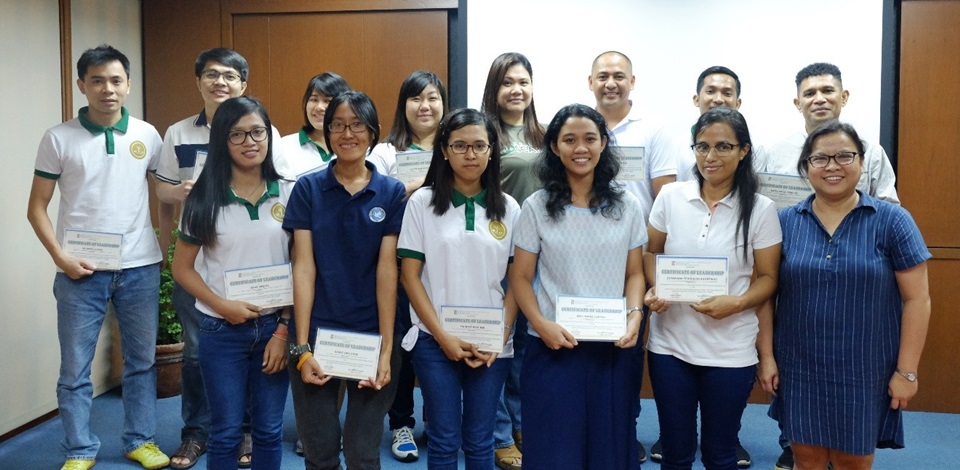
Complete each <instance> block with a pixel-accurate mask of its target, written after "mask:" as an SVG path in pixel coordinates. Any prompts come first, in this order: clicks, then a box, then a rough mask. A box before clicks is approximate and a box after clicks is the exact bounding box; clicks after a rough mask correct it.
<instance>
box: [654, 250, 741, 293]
mask: <svg viewBox="0 0 960 470" xmlns="http://www.w3.org/2000/svg"><path fill="white" fill-rule="evenodd" d="M729 274H730V272H729V268H728V264H727V258H725V257H694V256H668V255H657V297H659V298H661V299H663V300H668V301H671V302H699V301H701V300H703V299H706V298H708V297H713V296H715V295H726V294H727V292H728V290H729V287H730V285H729V283H728V282H727V279H728V277H729Z"/></svg>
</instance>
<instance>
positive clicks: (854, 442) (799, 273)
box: [769, 191, 931, 455]
mask: <svg viewBox="0 0 960 470" xmlns="http://www.w3.org/2000/svg"><path fill="white" fill-rule="evenodd" d="M858 192H859V191H858ZM812 202H813V196H811V197H809V198H807V199H806V200H805V201H803V202H801V203H799V204H797V205H796V206H794V207H788V208H785V209H782V210H780V212H779V215H780V224H781V226H782V228H783V257H782V259H781V261H780V282H779V292H778V298H777V312H776V316H775V320H774V354H775V357H776V360H777V365H778V366H779V369H780V388H779V390H778V393H777V397H776V398H775V399H774V400H773V402H772V403H771V405H770V413H769V414H770V416H771V417H773V418H774V419H778V420H779V421H780V422H781V424H782V425H783V435H784V437H785V438H786V439H787V440H788V441H791V442H800V443H804V444H809V445H816V446H822V447H828V448H831V449H836V450H839V451H841V452H845V453H849V454H856V455H868V454H872V453H873V452H874V450H875V449H876V448H901V447H903V420H902V416H901V413H900V411H899V410H891V409H890V396H889V395H888V394H887V384H888V382H889V380H890V378H891V376H892V375H893V373H894V370H895V368H896V366H897V355H898V352H899V348H900V325H901V314H902V311H903V303H902V300H901V298H900V291H899V290H898V287H897V280H896V277H895V272H896V271H901V270H905V269H908V268H911V267H914V266H916V265H918V264H920V263H922V262H924V261H926V260H927V259H929V258H930V256H931V255H930V252H929V251H928V250H927V247H926V244H925V243H924V241H923V238H922V236H921V235H920V230H919V229H918V228H917V225H916V223H914V221H913V218H912V217H911V216H910V214H909V213H908V212H907V211H906V210H905V209H903V208H902V207H900V206H897V205H894V204H890V203H887V202H883V201H880V200H877V199H874V198H873V197H870V196H868V195H865V194H863V193H860V202H859V203H858V205H857V207H855V208H854V209H853V210H852V211H851V212H850V213H849V214H848V215H847V216H846V217H845V218H844V219H843V221H842V222H841V223H840V225H839V226H838V227H837V229H836V231H835V232H834V234H833V236H831V235H830V234H829V233H827V231H826V229H824V227H823V225H821V224H820V221H819V220H818V219H817V217H816V216H815V215H814V213H813V208H812Z"/></svg>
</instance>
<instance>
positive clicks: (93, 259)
mask: <svg viewBox="0 0 960 470" xmlns="http://www.w3.org/2000/svg"><path fill="white" fill-rule="evenodd" d="M62 246H63V251H65V252H66V253H67V254H68V255H70V256H73V257H74V258H79V259H82V260H84V261H86V262H88V263H92V264H93V266H94V268H93V269H95V270H97V271H118V270H120V248H121V247H122V246H123V234H122V233H107V232H88V231H85V230H73V229H66V230H64V231H63V244H62Z"/></svg>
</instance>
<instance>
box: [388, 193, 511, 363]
mask: <svg viewBox="0 0 960 470" xmlns="http://www.w3.org/2000/svg"><path fill="white" fill-rule="evenodd" d="M454 191H455V192H454V201H453V203H452V204H451V205H450V207H449V208H448V209H447V212H446V213H444V214H443V215H442V216H438V215H436V214H435V213H434V212H433V206H431V205H430V199H431V198H432V197H433V189H432V188H430V187H425V188H420V189H418V190H417V191H415V192H414V193H413V195H411V196H410V199H409V200H408V201H407V208H406V210H405V211H404V213H403V228H402V229H401V230H400V239H399V241H398V242H397V251H398V254H399V255H400V256H401V257H403V258H415V259H419V260H420V261H422V262H423V272H422V274H421V275H420V280H421V282H423V287H424V288H425V289H426V291H427V295H428V296H429V297H430V302H431V303H432V304H433V309H434V311H435V312H436V313H437V314H439V313H440V309H441V306H444V305H449V306H464V307H497V308H502V307H503V297H504V290H503V286H502V284H501V282H502V281H503V279H504V278H505V277H506V274H507V265H508V264H509V261H510V258H511V257H512V256H513V243H512V240H513V235H514V230H515V227H516V220H517V218H518V217H519V216H520V205H519V204H517V201H515V200H514V199H513V198H512V197H510V195H507V194H504V196H505V197H506V199H507V201H506V202H507V211H506V214H504V217H503V220H501V221H494V220H490V219H488V218H487V210H486V208H484V207H483V206H482V205H481V203H482V202H483V198H484V197H485V196H484V195H485V194H486V192H485V191H484V192H481V193H480V194H478V195H477V196H476V197H474V198H473V199H474V201H473V202H472V205H473V214H468V212H470V211H469V210H468V206H469V205H470V204H471V202H466V199H467V198H466V197H464V196H463V195H462V194H460V193H457V192H456V190H454ZM410 318H411V320H412V323H413V325H414V327H413V329H412V330H414V333H415V332H416V331H425V332H427V333H430V331H429V330H427V327H426V326H425V325H424V324H423V323H422V322H421V321H420V317H419V316H417V312H416V310H414V308H413V305H411V306H410ZM410 336H411V333H408V335H407V337H408V338H409V337H410ZM415 343H416V336H415V335H414V336H412V338H410V339H406V338H405V340H404V341H403V347H404V349H406V350H408V351H409V350H411V349H412V348H413V346H414V344H415ZM509 346H510V348H509V349H507V348H506V347H505V348H504V351H503V353H501V354H500V357H513V347H512V344H510V345H509Z"/></svg>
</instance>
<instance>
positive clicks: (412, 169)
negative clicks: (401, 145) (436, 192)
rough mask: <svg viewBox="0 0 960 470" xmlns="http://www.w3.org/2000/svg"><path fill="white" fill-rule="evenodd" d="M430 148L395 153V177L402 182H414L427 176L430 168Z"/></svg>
mask: <svg viewBox="0 0 960 470" xmlns="http://www.w3.org/2000/svg"><path fill="white" fill-rule="evenodd" d="M431 158H433V152H432V151H430V150H413V151H409V152H400V153H398V154H397V179H398V180H400V181H401V182H402V183H403V184H408V183H414V182H417V181H419V180H422V179H423V178H424V177H425V176H427V170H428V169H430V159H431Z"/></svg>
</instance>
